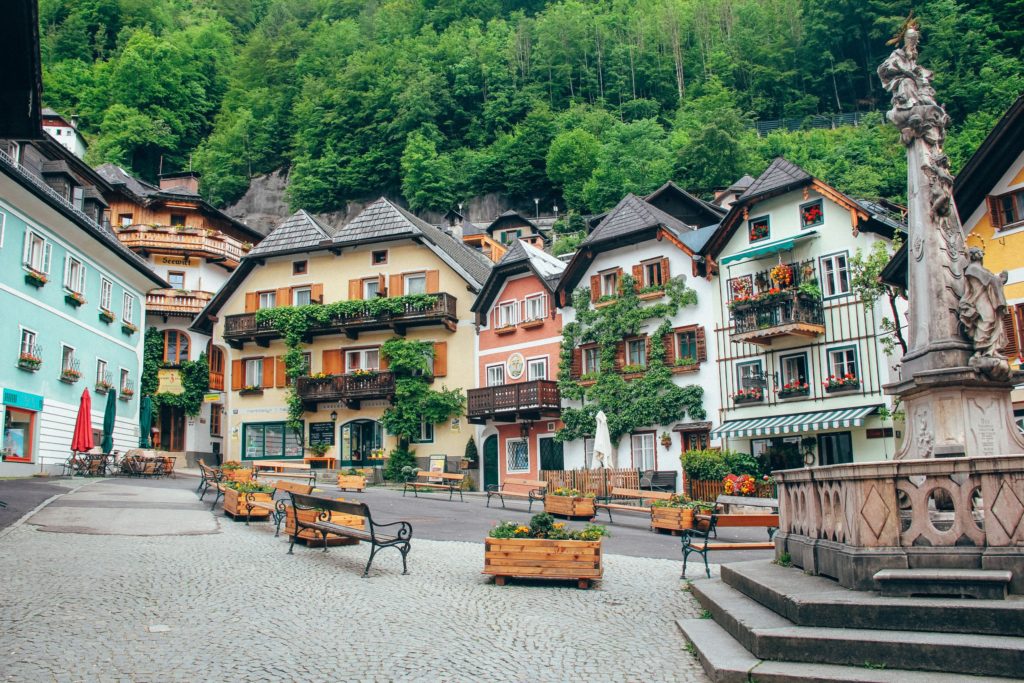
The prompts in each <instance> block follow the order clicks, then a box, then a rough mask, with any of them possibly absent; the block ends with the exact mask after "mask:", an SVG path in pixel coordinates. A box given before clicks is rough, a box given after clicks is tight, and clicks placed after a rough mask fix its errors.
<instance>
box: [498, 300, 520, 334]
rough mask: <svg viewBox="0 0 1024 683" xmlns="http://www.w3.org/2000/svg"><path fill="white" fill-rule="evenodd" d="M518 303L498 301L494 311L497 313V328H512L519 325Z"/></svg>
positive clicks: (514, 301)
mask: <svg viewBox="0 0 1024 683" xmlns="http://www.w3.org/2000/svg"><path fill="white" fill-rule="evenodd" d="M518 303H519V302H518V301H516V300H515V299H511V300H509V301H500V302H498V306H497V308H496V309H495V310H496V311H497V318H496V319H497V327H498V328H502V327H512V326H513V325H518V324H519V306H518Z"/></svg>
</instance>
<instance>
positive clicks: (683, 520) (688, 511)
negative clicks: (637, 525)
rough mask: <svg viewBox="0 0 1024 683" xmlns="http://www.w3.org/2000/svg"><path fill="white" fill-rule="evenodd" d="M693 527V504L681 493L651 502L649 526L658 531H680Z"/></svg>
mask: <svg viewBox="0 0 1024 683" xmlns="http://www.w3.org/2000/svg"><path fill="white" fill-rule="evenodd" d="M692 527H693V506H692V505H691V503H690V501H689V500H688V499H687V498H686V496H683V495H674V496H672V497H671V498H669V499H668V500H656V501H654V502H652V503H651V528H652V529H655V530H658V531H682V530H683V529H690V528H692Z"/></svg>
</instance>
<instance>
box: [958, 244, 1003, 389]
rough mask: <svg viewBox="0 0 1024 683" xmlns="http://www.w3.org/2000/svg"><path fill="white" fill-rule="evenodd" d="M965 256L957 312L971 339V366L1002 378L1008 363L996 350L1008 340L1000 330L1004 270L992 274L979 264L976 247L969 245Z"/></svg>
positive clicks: (978, 252)
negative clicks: (972, 347)
mask: <svg viewBox="0 0 1024 683" xmlns="http://www.w3.org/2000/svg"><path fill="white" fill-rule="evenodd" d="M968 256H969V259H970V261H969V264H968V266H967V268H966V269H965V270H964V275H965V279H964V291H963V294H962V295H961V296H960V305H959V306H958V307H957V314H958V315H959V317H960V323H961V324H962V325H963V326H964V332H965V333H966V334H967V336H968V337H970V338H971V340H972V341H973V342H974V355H973V356H971V367H975V368H978V370H980V371H981V372H983V373H984V374H985V375H987V376H989V377H991V378H992V379H996V380H1006V379H1009V377H1010V365H1009V363H1008V362H1007V360H1006V356H1004V355H1003V354H1002V353H1000V351H999V350H1000V349H1002V348H1005V347H1006V345H1007V343H1008V340H1007V338H1006V332H1005V331H1004V330H1003V316H1004V315H1005V314H1006V297H1005V296H1004V295H1003V285H1005V284H1006V278H1007V273H1006V271H1005V270H1004V271H1003V272H1002V273H1000V274H999V275H994V274H993V273H992V272H991V271H989V270H988V269H986V268H985V266H984V265H982V259H983V257H984V254H983V253H982V251H981V249H978V248H977V247H971V249H970V250H969V252H968Z"/></svg>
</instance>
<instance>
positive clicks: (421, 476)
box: [402, 472, 466, 501]
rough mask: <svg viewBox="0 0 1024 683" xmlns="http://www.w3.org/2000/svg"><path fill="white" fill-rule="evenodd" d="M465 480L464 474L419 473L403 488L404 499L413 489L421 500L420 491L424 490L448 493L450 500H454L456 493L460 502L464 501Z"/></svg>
mask: <svg viewBox="0 0 1024 683" xmlns="http://www.w3.org/2000/svg"><path fill="white" fill-rule="evenodd" d="M465 478H466V475H464V474H452V473H450V472H417V473H416V476H415V477H414V478H411V479H407V480H406V482H405V485H404V486H403V487H402V497H403V498H404V497H405V492H406V491H408V490H409V489H410V488H411V489H412V493H413V495H414V496H416V497H417V498H419V497H420V496H419V491H418V489H421V488H423V489H436V490H438V491H447V492H448V500H452V499H453V498H454V497H455V493H456V492H458V494H459V500H460V501H462V480H463V479H465ZM430 479H440V480H441V481H430Z"/></svg>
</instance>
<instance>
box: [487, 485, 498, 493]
mask: <svg viewBox="0 0 1024 683" xmlns="http://www.w3.org/2000/svg"><path fill="white" fill-rule="evenodd" d="M484 490H485V491H487V493H500V492H501V484H488V485H487V488H486V489H484Z"/></svg>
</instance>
